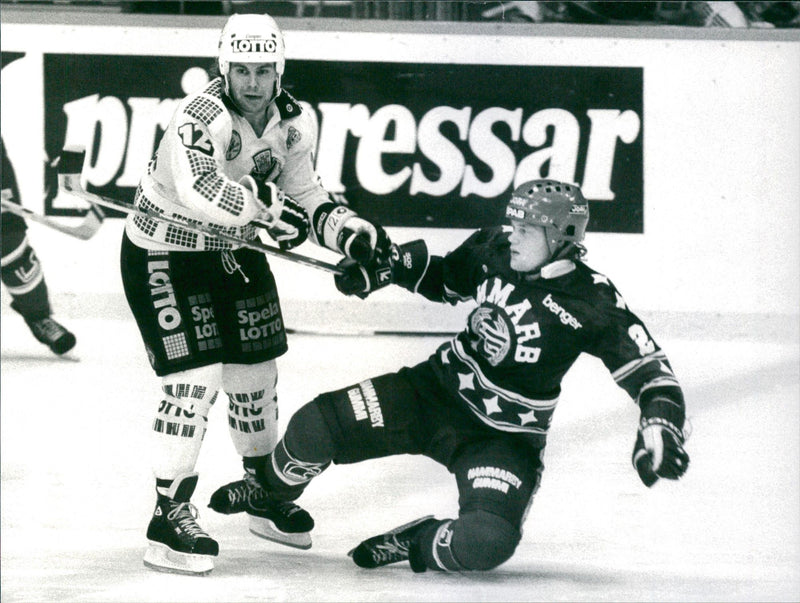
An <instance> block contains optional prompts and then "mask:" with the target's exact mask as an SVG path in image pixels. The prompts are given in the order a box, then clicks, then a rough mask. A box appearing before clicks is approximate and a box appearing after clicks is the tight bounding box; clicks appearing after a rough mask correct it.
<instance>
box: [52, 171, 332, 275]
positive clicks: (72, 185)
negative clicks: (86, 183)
mask: <svg viewBox="0 0 800 603" xmlns="http://www.w3.org/2000/svg"><path fill="white" fill-rule="evenodd" d="M58 183H59V188H60V189H61V190H64V191H66V192H68V193H70V194H72V195H75V196H76V197H79V198H81V199H83V200H84V201H87V202H88V203H90V204H97V205H102V206H103V207H108V208H110V209H116V210H117V211H121V212H124V213H126V214H133V215H137V216H142V217H145V218H150V219H152V220H160V221H161V222H166V223H167V224H172V225H174V226H179V227H180V228H182V229H184V230H186V231H189V232H194V233H200V234H204V235H208V236H212V237H216V238H217V239H220V240H222V241H227V242H228V243H232V244H234V245H239V246H241V247H247V248H248V249H254V250H255V251H260V252H261V253H265V254H267V255H272V256H275V257H279V258H282V259H284V260H289V261H291V262H296V263H298V264H302V265H304V266H310V267H312V268H318V269H320V270H325V271H326V272H331V273H333V274H342V270H341V268H339V267H338V266H335V265H333V264H329V263H327V262H323V261H322V260H317V259H315V258H310V257H308V256H305V255H300V254H298V253H292V252H290V251H283V250H282V249H278V248H276V247H272V246H271V245H266V244H264V243H262V242H261V241H258V240H253V241H248V240H246V239H240V238H239V237H234V236H232V235H228V234H225V233H224V232H221V231H219V230H216V229H214V228H209V227H207V226H203V225H201V224H188V223H187V222H183V221H181V220H177V219H175V218H171V217H169V216H165V215H163V214H159V213H157V212H154V211H149V210H147V209H143V208H140V207H136V206H135V205H133V204H132V203H125V202H124V201H119V200H117V199H112V198H110V197H104V196H102V195H97V194H95V193H90V192H89V191H87V190H86V189H84V188H83V187H82V186H81V176H80V174H63V173H62V174H59V175H58Z"/></svg>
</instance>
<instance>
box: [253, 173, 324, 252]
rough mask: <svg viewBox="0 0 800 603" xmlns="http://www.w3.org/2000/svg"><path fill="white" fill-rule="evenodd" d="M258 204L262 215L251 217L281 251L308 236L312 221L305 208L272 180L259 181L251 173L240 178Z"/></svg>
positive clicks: (300, 242) (297, 243)
mask: <svg viewBox="0 0 800 603" xmlns="http://www.w3.org/2000/svg"><path fill="white" fill-rule="evenodd" d="M239 183H240V184H243V185H244V186H246V187H247V188H248V189H250V191H251V192H252V193H253V195H255V197H256V198H257V199H258V201H259V202H260V203H261V205H262V207H263V210H262V212H261V215H260V216H258V218H256V219H255V220H254V222H255V223H256V224H258V226H261V227H262V228H264V229H265V230H266V231H267V232H268V233H269V236H271V237H272V238H273V239H275V241H277V242H278V247H280V248H281V249H283V250H284V251H286V250H288V249H293V248H295V247H298V246H299V245H301V244H302V243H304V242H305V240H306V239H307V238H308V233H309V231H310V230H311V224H310V223H309V221H308V214H306V210H305V209H303V207H302V206H301V205H300V204H299V203H297V201H295V200H294V199H292V198H291V197H290V196H289V195H287V194H285V193H284V192H283V191H282V190H281V189H279V188H278V187H277V186H275V184H274V183H272V182H261V181H260V180H256V179H255V178H253V177H252V176H245V177H244V178H242V179H241V180H240V181H239Z"/></svg>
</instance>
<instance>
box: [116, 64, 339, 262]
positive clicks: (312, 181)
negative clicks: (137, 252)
mask: <svg viewBox="0 0 800 603" xmlns="http://www.w3.org/2000/svg"><path fill="white" fill-rule="evenodd" d="M268 112H269V114H268V115H269V120H268V123H267V126H266V128H265V129H264V132H263V133H262V134H261V136H258V135H257V134H256V133H255V132H254V131H253V128H252V127H251V126H250V124H249V123H248V122H247V120H246V119H245V118H244V117H243V116H242V115H240V114H239V113H238V112H237V111H236V109H235V108H234V107H233V106H232V105H231V104H230V100H229V99H228V98H227V97H226V96H225V94H224V93H223V83H222V79H221V78H216V79H214V80H212V81H211V82H210V83H209V84H208V85H207V86H206V87H205V88H204V89H203V90H202V91H200V92H196V93H193V94H190V95H189V96H187V97H186V98H185V99H183V101H181V103H180V105H179V106H178V109H177V110H176V111H175V114H174V115H173V117H172V120H171V121H170V124H169V126H168V127H167V129H166V131H165V132H164V135H163V137H162V138H161V141H160V143H159V145H158V149H157V150H156V153H155V155H154V156H153V159H152V160H151V161H150V164H149V165H148V167H147V171H146V173H145V175H144V176H143V177H142V179H141V181H140V183H139V187H138V188H137V190H136V196H135V199H134V203H135V204H136V206H137V207H140V208H143V209H146V210H148V211H152V212H157V213H159V214H164V215H166V216H169V217H171V218H176V219H178V220H180V221H186V222H188V223H190V224H201V225H203V226H206V227H211V228H215V229H218V230H221V231H222V232H224V233H226V234H228V235H231V236H235V237H239V238H242V239H246V240H252V239H254V238H255V237H256V236H257V227H256V226H254V225H253V224H251V221H252V220H253V219H254V218H256V217H257V216H258V215H259V214H260V213H261V209H262V206H261V204H260V203H259V202H258V201H257V200H256V198H255V197H254V196H253V194H252V193H251V192H250V190H249V189H248V188H247V187H245V186H243V185H241V184H238V182H239V180H240V179H241V178H242V177H243V176H245V175H248V174H249V175H251V176H252V177H253V178H254V179H256V180H261V181H270V182H274V183H275V184H276V185H277V186H278V187H279V188H280V189H281V190H282V191H283V192H284V193H286V194H287V195H289V196H290V197H292V198H293V199H294V200H295V201H297V202H298V203H299V204H300V205H302V206H303V207H304V208H305V210H306V212H307V213H308V216H309V220H311V219H312V218H313V216H314V210H315V209H316V208H317V207H319V206H320V205H321V204H322V203H329V202H330V198H329V197H328V193H327V192H326V191H325V189H324V188H323V187H322V185H321V184H320V181H319V178H318V176H317V174H316V172H315V171H314V165H313V153H314V149H315V146H316V129H315V127H314V122H313V121H312V120H311V118H310V116H309V115H308V114H307V112H304V111H303V109H302V108H301V107H300V105H299V104H298V103H297V101H295V99H294V98H292V96H291V95H289V94H288V93H287V92H285V91H284V92H281V93H280V95H279V96H278V98H277V99H276V100H275V102H274V103H272V104H271V105H270V107H269V109H268ZM125 232H126V233H127V235H128V237H129V238H130V239H131V241H133V242H134V243H135V244H136V245H138V246H140V247H143V248H146V249H154V250H170V251H174V250H182V251H211V250H222V249H231V248H232V247H234V245H232V244H231V243H229V242H228V241H223V240H220V239H219V238H216V237H213V236H210V235H203V234H201V233H197V232H193V231H189V230H186V229H183V228H181V227H180V226H177V225H174V224H170V223H166V222H163V221H160V220H153V219H150V218H147V217H145V216H141V215H131V216H129V217H128V219H127V222H126V224H125ZM312 237H313V234H312Z"/></svg>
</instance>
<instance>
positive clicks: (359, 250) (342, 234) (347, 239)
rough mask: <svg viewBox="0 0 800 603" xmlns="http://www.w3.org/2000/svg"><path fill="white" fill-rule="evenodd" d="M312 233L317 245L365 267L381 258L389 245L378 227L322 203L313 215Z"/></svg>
mask: <svg viewBox="0 0 800 603" xmlns="http://www.w3.org/2000/svg"><path fill="white" fill-rule="evenodd" d="M314 234H315V235H316V237H317V241H319V243H320V244H321V245H324V246H325V247H327V248H328V249H332V250H333V251H338V252H339V253H341V254H343V255H345V256H347V257H348V258H350V259H352V260H355V261H356V262H358V263H359V264H365V265H366V264H368V263H369V262H370V261H371V260H374V259H376V258H378V259H384V258H385V257H386V255H387V254H388V253H389V247H390V245H391V241H390V240H389V237H388V235H387V234H386V231H385V230H384V229H383V228H382V227H381V226H378V225H376V224H373V223H372V222H369V221H368V220H365V219H364V218H362V217H360V216H359V215H358V214H357V213H356V212H354V211H353V210H352V209H350V208H349V207H347V206H346V205H338V204H336V203H323V204H322V205H320V206H319V207H318V208H317V210H316V211H315V212H314Z"/></svg>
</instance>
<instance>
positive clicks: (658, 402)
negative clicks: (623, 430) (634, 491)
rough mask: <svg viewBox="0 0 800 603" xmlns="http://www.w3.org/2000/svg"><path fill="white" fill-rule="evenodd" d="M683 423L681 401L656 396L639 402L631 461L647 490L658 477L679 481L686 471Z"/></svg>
mask: <svg viewBox="0 0 800 603" xmlns="http://www.w3.org/2000/svg"><path fill="white" fill-rule="evenodd" d="M654 413H657V414H654ZM683 423H684V409H683V402H682V401H681V402H677V401H675V400H673V399H672V398H670V397H667V396H656V397H653V398H651V399H650V400H648V401H647V402H646V403H642V418H641V420H640V422H639V431H638V433H637V434H636V443H635V444H634V446H633V457H632V461H633V466H634V467H635V468H636V471H637V473H638V474H639V478H640V479H641V480H642V482H643V483H644V485H645V486H647V487H648V488H649V487H650V486H652V485H653V484H655V483H656V481H658V478H660V477H663V478H664V479H679V478H680V477H682V476H683V474H684V473H686V470H687V469H688V468H689V455H688V454H687V453H686V450H684V448H683V443H684V441H685V439H686V432H685V431H684V430H683V429H682V426H683Z"/></svg>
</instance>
